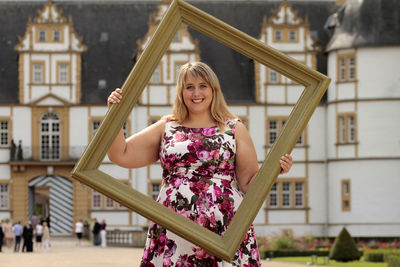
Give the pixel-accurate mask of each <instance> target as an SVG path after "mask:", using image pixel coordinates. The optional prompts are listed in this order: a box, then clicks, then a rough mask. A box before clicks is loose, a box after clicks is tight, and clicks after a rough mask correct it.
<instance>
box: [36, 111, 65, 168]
mask: <svg viewBox="0 0 400 267" xmlns="http://www.w3.org/2000/svg"><path fill="white" fill-rule="evenodd" d="M46 117H47V118H46ZM60 158H61V120H60V118H59V117H58V115H57V113H55V112H46V113H45V114H43V116H42V117H41V119H40V159H41V160H46V161H54V160H60Z"/></svg>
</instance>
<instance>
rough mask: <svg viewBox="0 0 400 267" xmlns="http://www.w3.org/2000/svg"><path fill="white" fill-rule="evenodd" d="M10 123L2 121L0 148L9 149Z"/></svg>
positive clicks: (0, 125) (0, 122)
mask: <svg viewBox="0 0 400 267" xmlns="http://www.w3.org/2000/svg"><path fill="white" fill-rule="evenodd" d="M8 135H9V129H8V121H0V147H8V145H9V141H8Z"/></svg>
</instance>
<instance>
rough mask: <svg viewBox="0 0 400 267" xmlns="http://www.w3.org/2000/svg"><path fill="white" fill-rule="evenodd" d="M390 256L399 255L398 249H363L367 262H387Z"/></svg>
mask: <svg viewBox="0 0 400 267" xmlns="http://www.w3.org/2000/svg"><path fill="white" fill-rule="evenodd" d="M390 256H397V257H400V250H391V249H376V250H366V251H364V260H365V261H369V262H388V261H389V257H390ZM399 267H400V265H399Z"/></svg>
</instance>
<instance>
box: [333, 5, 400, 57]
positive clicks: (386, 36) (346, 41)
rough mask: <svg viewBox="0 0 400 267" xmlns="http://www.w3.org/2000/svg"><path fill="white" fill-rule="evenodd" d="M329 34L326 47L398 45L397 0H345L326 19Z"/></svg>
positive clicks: (399, 35) (399, 21)
mask: <svg viewBox="0 0 400 267" xmlns="http://www.w3.org/2000/svg"><path fill="white" fill-rule="evenodd" d="M326 28H327V29H328V30H330V31H331V32H332V33H333V35H332V38H331V40H330V42H329V44H328V45H327V51H331V50H336V49H343V48H349V47H365V46H393V45H397V46H398V45H400V1H399V0H347V2H346V4H345V5H344V6H343V7H342V8H341V9H340V10H339V11H338V12H337V13H335V14H334V15H332V16H331V17H330V18H329V20H328V21H327V24H326Z"/></svg>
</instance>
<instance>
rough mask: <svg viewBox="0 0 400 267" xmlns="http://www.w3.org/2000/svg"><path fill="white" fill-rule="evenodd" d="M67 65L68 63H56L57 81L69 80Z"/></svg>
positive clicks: (64, 81)
mask: <svg viewBox="0 0 400 267" xmlns="http://www.w3.org/2000/svg"><path fill="white" fill-rule="evenodd" d="M68 74H69V65H68V64H60V65H58V81H59V83H68V82H69V75H68Z"/></svg>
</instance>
